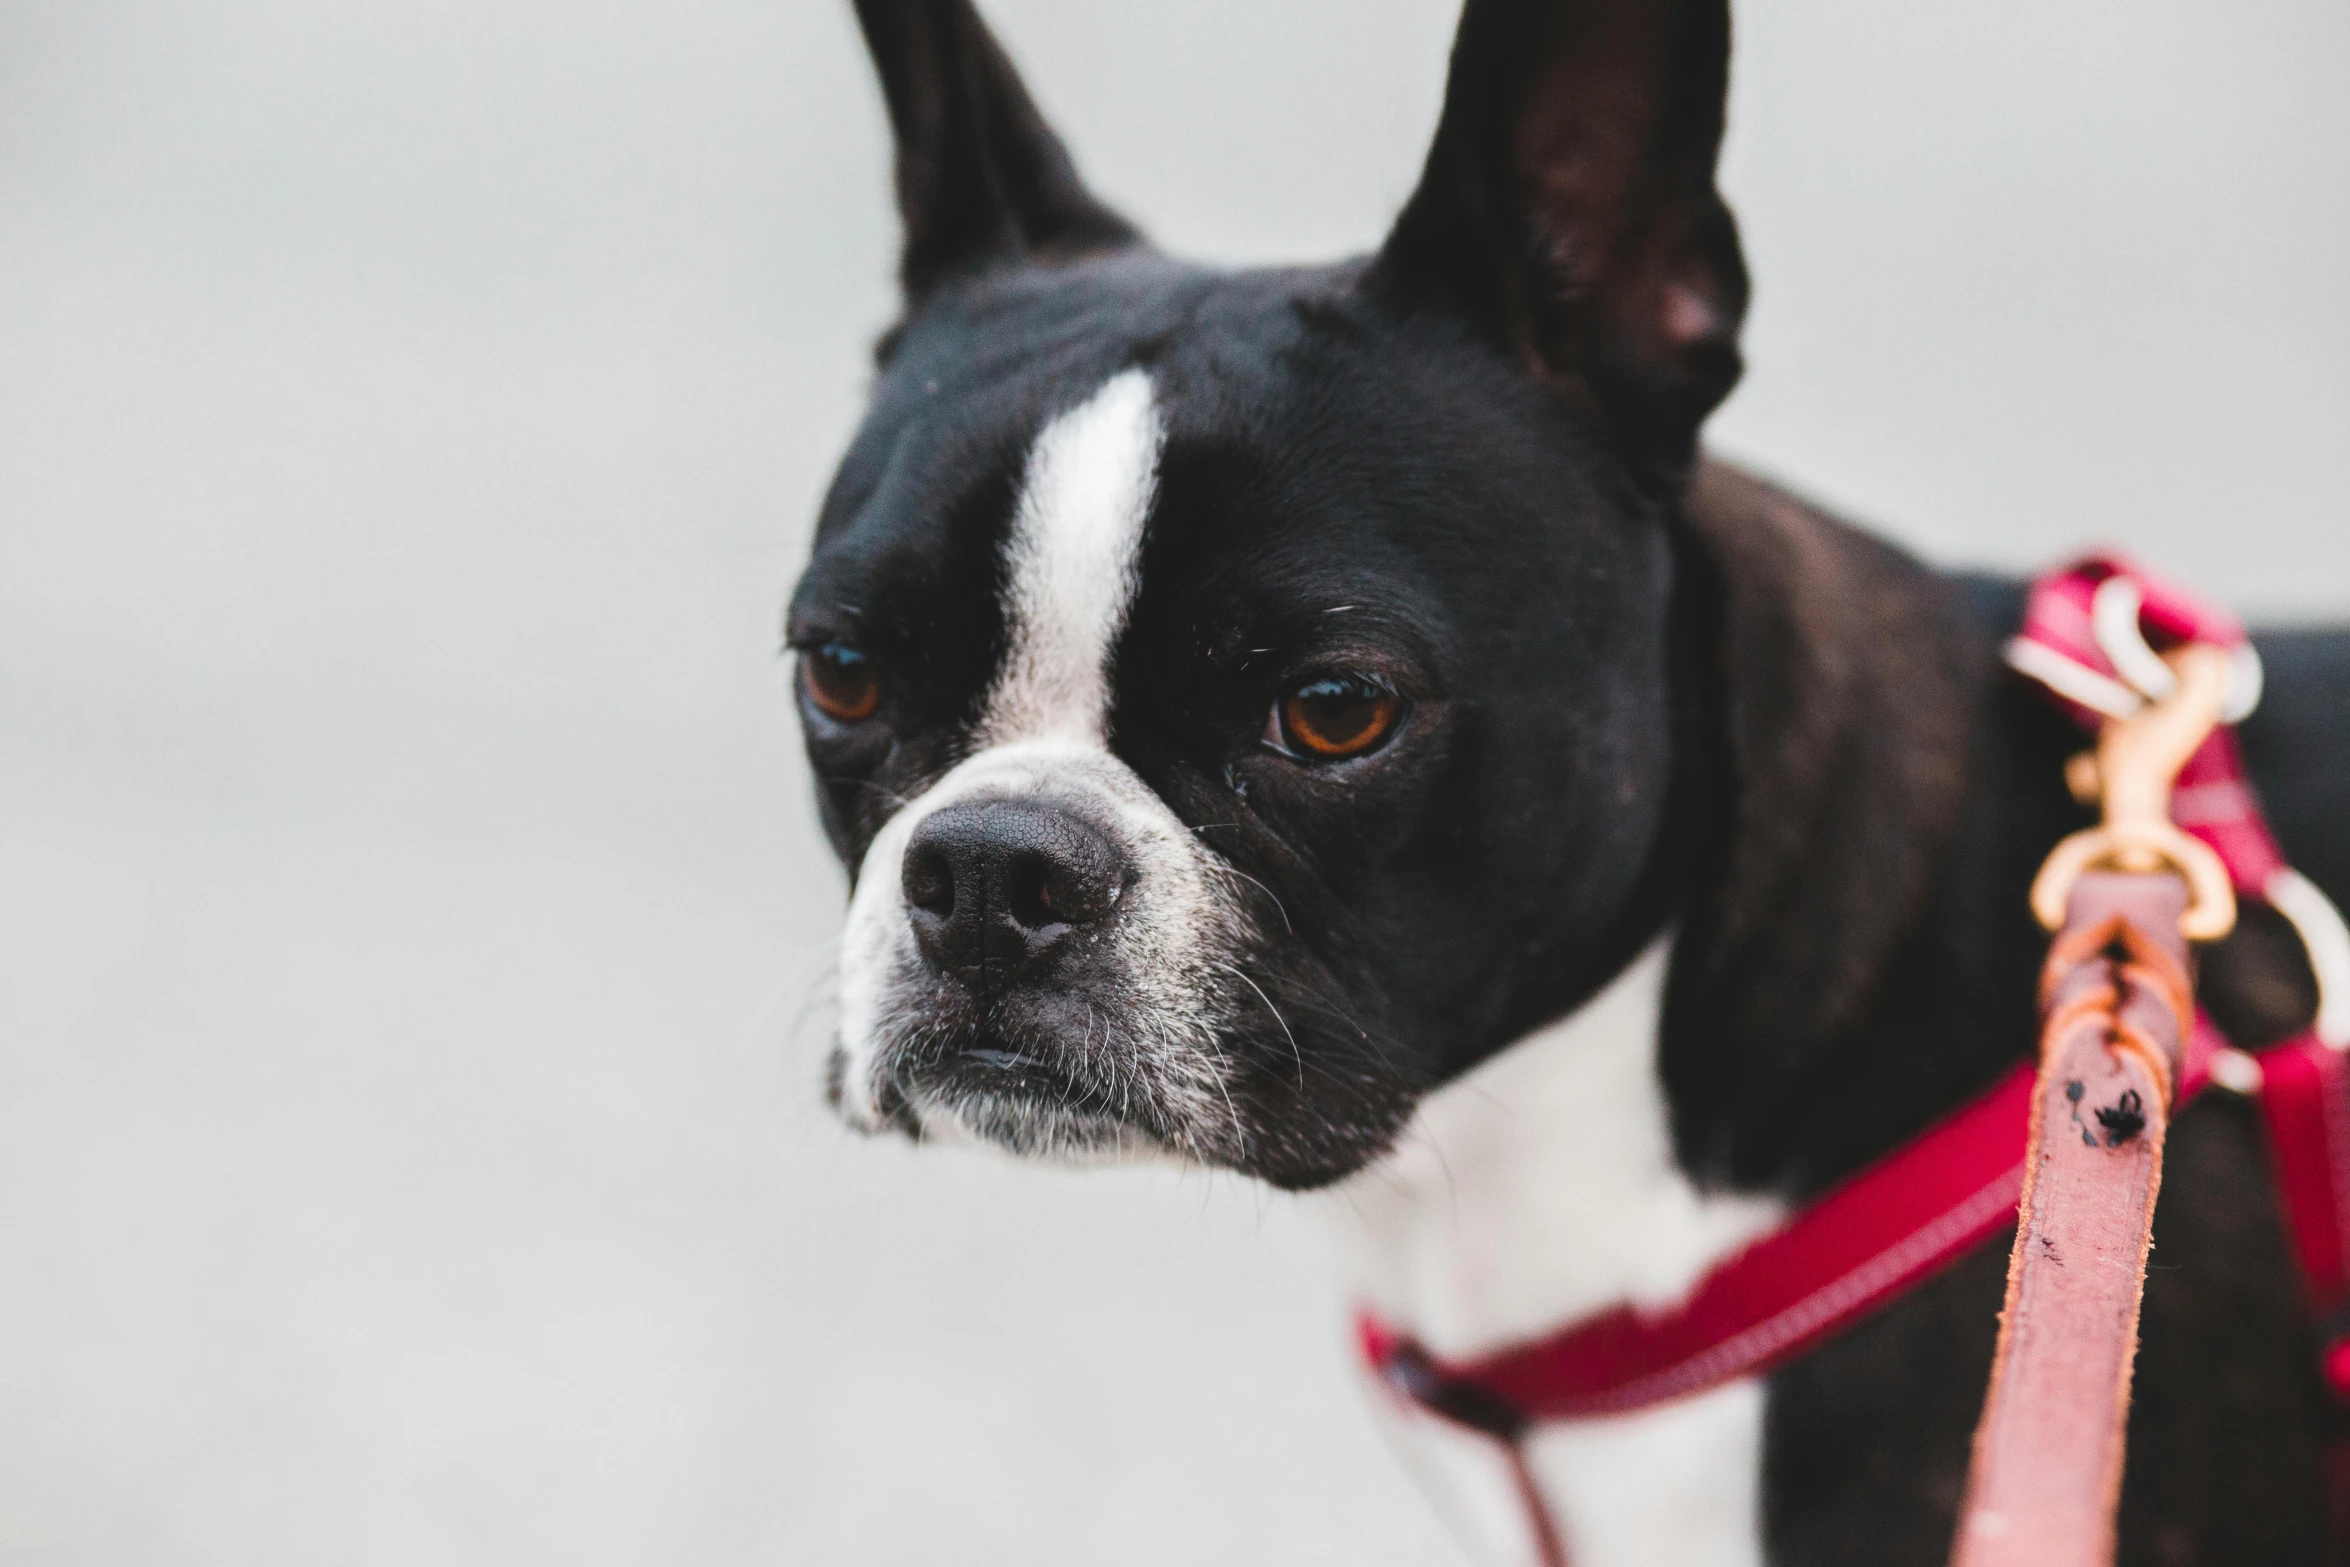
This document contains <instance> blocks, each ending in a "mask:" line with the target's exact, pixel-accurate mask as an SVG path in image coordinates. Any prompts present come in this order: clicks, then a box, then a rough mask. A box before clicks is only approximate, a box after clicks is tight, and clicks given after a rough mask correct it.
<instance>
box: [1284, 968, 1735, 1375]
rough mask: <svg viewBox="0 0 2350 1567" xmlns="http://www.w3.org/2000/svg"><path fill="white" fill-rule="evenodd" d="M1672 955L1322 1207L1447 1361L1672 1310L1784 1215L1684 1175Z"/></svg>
mask: <svg viewBox="0 0 2350 1567" xmlns="http://www.w3.org/2000/svg"><path fill="white" fill-rule="evenodd" d="M1669 950H1670V942H1669V940H1667V939H1663V938H1660V939H1659V940H1658V941H1657V942H1656V943H1655V944H1654V945H1653V946H1651V947H1650V948H1649V949H1648V950H1647V951H1646V952H1644V953H1642V954H1641V956H1640V957H1639V958H1638V959H1636V960H1635V961H1634V962H1633V963H1632V965H1631V966H1630V967H1628V968H1627V969H1625V970H1624V972H1623V973H1622V974H1620V975H1618V976H1617V977H1616V979H1615V980H1614V981H1613V982H1611V983H1610V984H1609V985H1608V987H1607V988H1606V989H1605V990H1604V991H1602V992H1601V993H1600V994H1599V995H1598V996H1596V997H1594V998H1592V999H1591V1000H1590V1001H1588V1002H1586V1003H1585V1004H1584V1005H1583V1006H1582V1007H1580V1008H1579V1009H1577V1010H1576V1011H1575V1013H1574V1014H1573V1015H1572V1016H1570V1017H1567V1018H1565V1019H1562V1020H1561V1021H1559V1022H1557V1023H1553V1024H1551V1025H1550V1026H1548V1027H1546V1028H1543V1029H1540V1030H1537V1031H1536V1032H1535V1033H1534V1034H1533V1035H1531V1036H1529V1037H1528V1038H1526V1039H1524V1040H1522V1041H1520V1042H1519V1043H1518V1044H1516V1045H1514V1046H1512V1047H1511V1048H1509V1049H1507V1050H1505V1051H1503V1052H1502V1053H1501V1054H1500V1055H1498V1056H1495V1057H1494V1058H1493V1059H1491V1060H1490V1061H1487V1062H1486V1063H1485V1064H1484V1065H1482V1066H1480V1067H1478V1068H1477V1069H1475V1070H1474V1071H1472V1072H1470V1073H1469V1074H1468V1075H1467V1076H1465V1077H1463V1078H1460V1079H1459V1080H1457V1081H1455V1082H1453V1083H1451V1084H1449V1085H1447V1086H1446V1087H1444V1088H1443V1089H1441V1090H1439V1091H1438V1092H1436V1093H1434V1094H1432V1095H1430V1096H1429V1097H1428V1099H1426V1100H1425V1101H1423V1102H1422V1104H1421V1106H1420V1108H1419V1111H1418V1113H1417V1114H1416V1115H1415V1116H1414V1118H1413V1120H1412V1123H1411V1125H1410V1127H1409V1128H1408V1129H1407V1130H1406V1131H1405V1133H1404V1135H1403V1136H1402V1137H1401V1138H1400V1139H1399V1140H1398V1142H1397V1144H1396V1146H1395V1148H1394V1150H1393V1151H1392V1152H1391V1153H1390V1154H1389V1155H1388V1156H1387V1157H1386V1158H1385V1159H1383V1160H1381V1161H1380V1162H1379V1163H1378V1164H1376V1165H1374V1166H1372V1167H1371V1168H1370V1169H1368V1170H1366V1171H1365V1172H1363V1173H1362V1174H1360V1175H1358V1176H1356V1177H1354V1178H1353V1179H1351V1180H1349V1181H1346V1182H1344V1183H1343V1184H1341V1185H1340V1186H1339V1187H1337V1188H1336V1189H1334V1190H1333V1191H1332V1192H1330V1193H1328V1194H1326V1195H1325V1196H1324V1197H1322V1198H1321V1199H1319V1201H1320V1202H1321V1203H1322V1205H1323V1206H1324V1207H1325V1208H1326V1210H1327V1216H1328V1219H1329V1221H1330V1224H1331V1228H1332V1230H1333V1232H1334V1233H1335V1234H1336V1236H1337V1237H1338V1239H1339V1243H1340V1245H1341V1247H1342V1248H1343V1250H1344V1252H1345V1264H1344V1265H1345V1268H1346V1271H1347V1273H1348V1275H1349V1277H1350V1279H1351V1281H1352V1282H1353V1283H1354V1285H1355V1287H1357V1288H1358V1289H1360V1290H1361V1291H1362V1292H1363V1294H1364V1296H1365V1299H1366V1303H1367V1304H1370V1305H1372V1306H1374V1307H1376V1308H1377V1309H1378V1310H1379V1311H1380V1312H1381V1313H1382V1314H1384V1315H1385V1316H1387V1317H1388V1318H1389V1319H1390V1320H1392V1321H1396V1322H1400V1323H1408V1324H1410V1325H1411V1329H1412V1332H1413V1333H1414V1335H1415V1336H1416V1337H1418V1338H1419V1340H1420V1341H1421V1342H1422V1343H1423V1344H1425V1345H1427V1346H1428V1348H1430V1349H1431V1350H1433V1351H1435V1352H1436V1353H1438V1354H1440V1355H1445V1356H1469V1355H1475V1354H1478V1353H1481V1352H1483V1351H1485V1350H1488V1349H1492V1348H1495V1347H1497V1346H1499V1345H1502V1344H1505V1343H1510V1342H1513V1341H1516V1340H1519V1339H1523V1338H1526V1337H1529V1336H1531V1335H1534V1334H1538V1333H1541V1332H1544V1331H1547V1330H1548V1329H1551V1328H1554V1327H1556V1326H1558V1325H1559V1324H1561V1323H1563V1322H1567V1321H1572V1320H1573V1319H1575V1318H1577V1317H1580V1316H1582V1315H1584V1314H1585V1313H1587V1312H1590V1311H1594V1310H1597V1309H1599V1308H1601V1307H1605V1306H1608V1305H1612V1304H1614V1303H1616V1302H1618V1301H1623V1300H1630V1301H1634V1302H1638V1303H1642V1304H1653V1305H1662V1304H1665V1303H1667V1302H1670V1301H1673V1300H1675V1299H1677V1298H1679V1297H1680V1296H1681V1295H1682V1294H1683V1293H1684V1292H1686V1291H1687V1289H1688V1288H1689V1286H1690V1285H1691V1284H1692V1283H1693V1282H1694V1281H1695V1280H1696V1279H1697V1278H1698V1276H1699V1275H1700V1274H1702V1273H1703V1272H1704V1271H1705V1270H1706V1269H1707V1268H1708V1267H1709V1266H1711V1265H1712V1264H1713V1262H1714V1261H1715V1260H1717V1259H1718V1258H1719V1257H1721V1256H1722V1255H1724V1254H1725V1253H1726V1252H1728V1251H1730V1250H1734V1249H1735V1248H1736V1247H1737V1246H1739V1245H1740V1244H1742V1243H1743V1242H1744V1241H1746V1240H1748V1239H1750V1238H1751V1237H1753V1236H1754V1235H1756V1234H1758V1233H1760V1232H1761V1231H1762V1230H1764V1229H1766V1228H1768V1227H1769V1226H1770V1224H1771V1223H1772V1222H1773V1221H1774V1220H1775V1219H1776V1218H1777V1217H1778V1215H1779V1213H1780V1211H1781V1207H1780V1204H1779V1203H1777V1202H1775V1201H1773V1200H1770V1199H1768V1198H1763V1197H1738V1196H1730V1197H1719V1196H1717V1197H1708V1196H1706V1195H1704V1194H1702V1193H1700V1192H1699V1191H1698V1190H1697V1188H1696V1187H1695V1186H1694V1185H1693V1184H1692V1183H1691V1182H1690V1180H1689V1178H1688V1177H1687V1176H1686V1175H1685V1174H1684V1173H1683V1172H1682V1170H1681V1169H1680V1167H1679V1165H1678V1164H1677V1163H1676V1162H1675V1159H1674V1155H1673V1140H1672V1129H1671V1127H1670V1125H1669V1118H1668V1113H1667V1108H1666V1105H1665V1100H1664V1094H1663V1086H1662V1084H1661V1082H1660V1081H1659V1079H1658V1076H1657V1067H1656V1042H1657V1020H1658V1013H1659V1009H1660V1007H1661V1004H1662V1000H1663V995H1664V986H1665V972H1666V965H1667V961H1668V955H1669Z"/></svg>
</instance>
